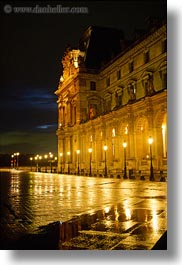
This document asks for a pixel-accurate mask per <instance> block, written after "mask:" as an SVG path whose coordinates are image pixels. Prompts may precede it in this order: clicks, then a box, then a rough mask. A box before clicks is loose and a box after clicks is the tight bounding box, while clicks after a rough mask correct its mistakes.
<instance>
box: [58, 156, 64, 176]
mask: <svg viewBox="0 0 182 265" xmlns="http://www.w3.org/2000/svg"><path fill="white" fill-rule="evenodd" d="M59 155H60V159H61V174H62V173H63V160H62V159H63V153H60V154H59Z"/></svg>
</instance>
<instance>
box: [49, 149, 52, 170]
mask: <svg viewBox="0 0 182 265" xmlns="http://www.w3.org/2000/svg"><path fill="white" fill-rule="evenodd" d="M49 157H50V170H51V173H52V160H51V159H52V158H53V154H52V153H51V152H49Z"/></svg>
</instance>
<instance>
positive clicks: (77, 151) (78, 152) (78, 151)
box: [76, 150, 80, 175]
mask: <svg viewBox="0 0 182 265" xmlns="http://www.w3.org/2000/svg"><path fill="white" fill-rule="evenodd" d="M76 153H77V161H78V175H79V174H80V159H79V154H80V150H76Z"/></svg>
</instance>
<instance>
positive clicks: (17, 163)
mask: <svg viewBox="0 0 182 265" xmlns="http://www.w3.org/2000/svg"><path fill="white" fill-rule="evenodd" d="M16 155H17V162H16V165H17V169H18V166H19V160H18V157H19V155H20V153H16Z"/></svg>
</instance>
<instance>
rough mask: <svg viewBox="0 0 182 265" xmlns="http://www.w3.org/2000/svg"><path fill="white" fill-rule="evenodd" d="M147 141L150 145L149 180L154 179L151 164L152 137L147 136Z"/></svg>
mask: <svg viewBox="0 0 182 265" xmlns="http://www.w3.org/2000/svg"><path fill="white" fill-rule="evenodd" d="M148 143H149V145H150V181H153V180H154V171H153V165H152V143H153V138H152V137H151V136H149V138H148Z"/></svg>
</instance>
